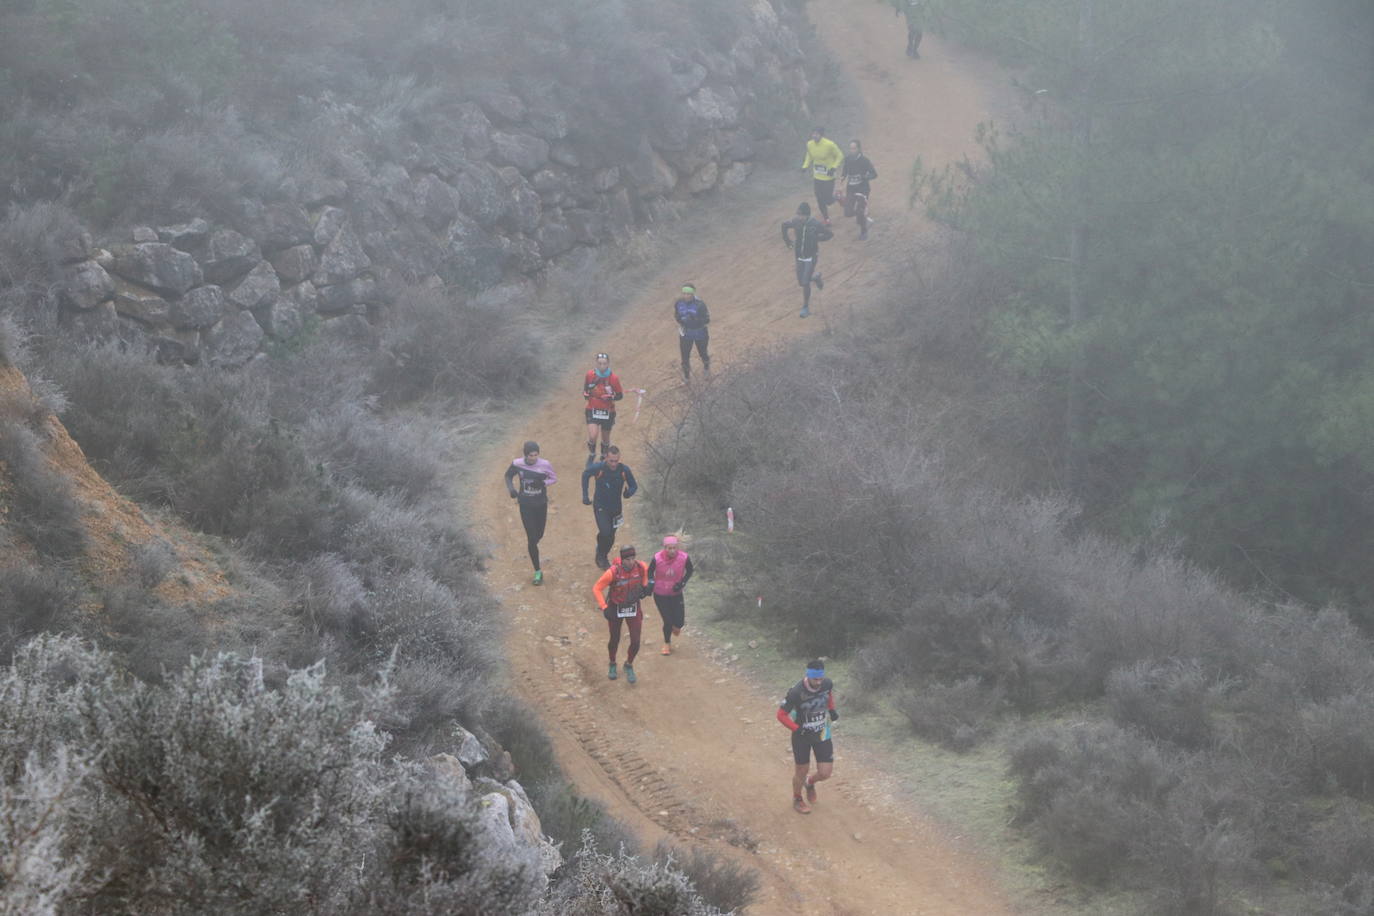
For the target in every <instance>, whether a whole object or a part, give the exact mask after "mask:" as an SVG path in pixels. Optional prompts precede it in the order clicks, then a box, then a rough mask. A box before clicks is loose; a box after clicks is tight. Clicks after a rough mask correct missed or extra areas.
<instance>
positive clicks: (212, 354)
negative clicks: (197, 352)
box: [204, 311, 266, 369]
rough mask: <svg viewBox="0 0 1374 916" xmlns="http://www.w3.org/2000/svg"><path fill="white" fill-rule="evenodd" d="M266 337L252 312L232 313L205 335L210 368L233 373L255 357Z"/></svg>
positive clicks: (206, 353)
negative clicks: (225, 369)
mask: <svg viewBox="0 0 1374 916" xmlns="http://www.w3.org/2000/svg"><path fill="white" fill-rule="evenodd" d="M265 336H266V335H265V334H264V333H263V330H262V326H261V325H259V324H258V322H257V319H256V318H254V317H253V313H252V312H232V311H231V312H230V313H229V314H228V315H226V316H224V318H223V319H222V320H221V321H220V322H219V324H217V325H215V326H214V327H213V328H211V329H210V330H209V331H207V332H206V333H205V336H204V343H205V355H206V357H207V358H208V360H209V362H210V364H211V365H214V366H224V367H226V368H230V369H235V368H238V367H239V366H242V365H244V364H245V363H247V362H248V361H249V360H250V359H252V358H253V357H254V356H255V355H256V354H257V352H258V348H260V347H261V346H262V341H263V338H264V337H265Z"/></svg>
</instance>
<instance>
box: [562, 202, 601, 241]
mask: <svg viewBox="0 0 1374 916" xmlns="http://www.w3.org/2000/svg"><path fill="white" fill-rule="evenodd" d="M563 216H564V217H565V218H566V219H567V221H568V230H569V231H570V232H571V233H572V237H573V241H575V242H577V244H579V245H599V244H601V242H603V241H605V238H606V235H607V232H608V226H609V223H608V222H607V219H606V214H604V213H599V212H597V211H596V210H564V211H563Z"/></svg>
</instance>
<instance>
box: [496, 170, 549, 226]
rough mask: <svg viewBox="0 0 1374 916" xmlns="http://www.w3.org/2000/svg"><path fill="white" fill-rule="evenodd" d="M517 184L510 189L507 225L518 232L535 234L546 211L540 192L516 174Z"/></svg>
mask: <svg viewBox="0 0 1374 916" xmlns="http://www.w3.org/2000/svg"><path fill="white" fill-rule="evenodd" d="M515 177H516V183H515V184H514V185H513V186H512V187H511V188H510V207H509V209H508V210H507V211H506V216H507V219H506V221H505V222H506V225H508V226H509V227H510V228H512V229H514V230H515V231H516V232H533V231H534V230H535V229H536V228H538V226H539V218H540V216H541V215H542V214H543V211H544V203H543V201H541V200H540V199H539V192H538V191H536V190H535V189H534V187H533V186H532V185H531V184H530V183H529V182H528V181H526V180H525V178H524V176H523V175H520V174H518V173H517V174H516V176H515Z"/></svg>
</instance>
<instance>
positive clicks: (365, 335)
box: [320, 315, 377, 345]
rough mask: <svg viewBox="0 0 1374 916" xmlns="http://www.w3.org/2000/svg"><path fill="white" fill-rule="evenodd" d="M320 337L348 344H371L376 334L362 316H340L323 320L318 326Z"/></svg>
mask: <svg viewBox="0 0 1374 916" xmlns="http://www.w3.org/2000/svg"><path fill="white" fill-rule="evenodd" d="M320 336H322V337H325V338H328V339H330V340H337V341H341V342H343V343H349V344H361V345H368V344H371V343H372V342H373V341H374V340H375V338H376V336H377V332H376V329H374V328H373V327H372V325H371V323H370V322H368V320H367V319H366V318H364V317H363V316H362V315H342V316H340V317H338V318H328V319H325V321H324V322H323V323H321V325H320Z"/></svg>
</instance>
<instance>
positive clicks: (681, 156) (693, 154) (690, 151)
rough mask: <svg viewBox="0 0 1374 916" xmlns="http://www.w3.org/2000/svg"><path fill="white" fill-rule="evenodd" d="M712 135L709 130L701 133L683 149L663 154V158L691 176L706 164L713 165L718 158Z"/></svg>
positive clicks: (718, 154) (718, 153) (718, 152)
mask: <svg viewBox="0 0 1374 916" xmlns="http://www.w3.org/2000/svg"><path fill="white" fill-rule="evenodd" d="M713 133H714V131H709V130H704V131H701V132H700V133H698V134H697V135H696V136H695V137H694V138H693V139H692V141H691V142H690V143H688V144H687V145H686V146H685V147H683V148H682V149H679V150H676V151H673V152H667V153H664V154H663V158H664V159H666V160H667V161H668V164H669V165H671V166H672V167H673V168H675V169H677V170H678V171H679V172H682V173H683V174H691V173H692V172H695V171H697V170H698V169H700V168H701V167H702V166H704V165H705V164H706V163H708V162H710V163H714V162H715V161H716V160H717V159H719V158H720V150H719V149H718V148H717V147H716V144H715V141H714V140H713V139H712V134H713Z"/></svg>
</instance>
